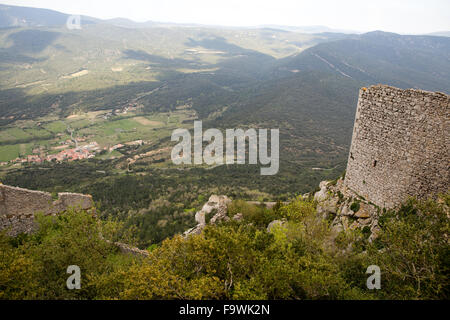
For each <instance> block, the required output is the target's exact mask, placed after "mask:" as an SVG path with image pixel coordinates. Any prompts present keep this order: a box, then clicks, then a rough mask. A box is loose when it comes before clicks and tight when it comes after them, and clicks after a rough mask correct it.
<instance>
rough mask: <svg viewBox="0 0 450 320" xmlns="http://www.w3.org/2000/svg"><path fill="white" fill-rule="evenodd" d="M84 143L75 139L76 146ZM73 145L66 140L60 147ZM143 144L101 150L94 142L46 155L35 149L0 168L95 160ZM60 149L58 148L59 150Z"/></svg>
mask: <svg viewBox="0 0 450 320" xmlns="http://www.w3.org/2000/svg"><path fill="white" fill-rule="evenodd" d="M81 141H85V140H84V139H77V140H76V145H78V142H81ZM70 143H73V141H71V140H67V141H64V142H62V146H61V147H64V146H66V145H67V144H70ZM143 144H144V141H143V140H136V141H131V142H126V143H123V144H122V143H119V144H116V145H113V146H110V147H103V148H101V147H100V146H99V144H98V143H97V142H96V141H93V142H90V143H88V144H86V145H84V146H80V147H75V148H70V149H64V150H62V151H60V152H58V153H56V154H46V153H45V152H44V151H43V150H42V149H41V148H36V149H34V150H33V154H31V155H27V156H26V157H22V158H20V157H18V158H16V159H14V160H11V161H8V162H0V166H7V165H11V164H16V165H17V164H25V163H29V164H42V163H44V162H65V161H67V162H72V161H77V160H83V159H92V158H95V157H96V156H97V155H99V154H100V153H104V152H112V151H114V150H117V149H120V148H123V147H125V146H141V145H143ZM61 147H60V148H61Z"/></svg>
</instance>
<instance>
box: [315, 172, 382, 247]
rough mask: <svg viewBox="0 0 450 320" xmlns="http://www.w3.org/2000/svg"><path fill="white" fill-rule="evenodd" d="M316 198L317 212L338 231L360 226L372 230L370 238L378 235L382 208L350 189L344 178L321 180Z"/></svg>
mask: <svg viewBox="0 0 450 320" xmlns="http://www.w3.org/2000/svg"><path fill="white" fill-rule="evenodd" d="M314 200H315V201H317V213H318V214H320V215H321V217H322V218H324V219H327V220H330V221H331V226H332V228H334V229H335V230H336V231H338V232H339V231H344V230H349V229H350V230H351V229H357V228H360V229H363V230H367V231H370V237H369V240H374V239H375V238H376V237H377V234H378V232H379V230H380V229H379V227H378V218H379V215H380V208H379V207H377V206H376V205H374V204H373V203H370V202H368V201H367V200H366V199H365V198H364V197H362V196H359V195H357V194H356V193H354V192H353V191H351V190H350V189H348V188H347V187H346V186H345V185H344V181H343V180H342V179H339V180H338V181H337V182H335V183H333V182H330V181H324V182H321V183H320V191H318V192H316V193H315V195H314Z"/></svg>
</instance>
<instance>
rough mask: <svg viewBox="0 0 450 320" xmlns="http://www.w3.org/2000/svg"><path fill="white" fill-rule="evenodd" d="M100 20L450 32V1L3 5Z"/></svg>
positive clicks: (102, 0)
mask: <svg viewBox="0 0 450 320" xmlns="http://www.w3.org/2000/svg"><path fill="white" fill-rule="evenodd" d="M0 3H2V4H11V5H20V6H31V7H40V8H48V9H54V10H58V11H62V12H65V13H71V14H83V15H89V16H93V17H97V18H104V19H107V18H116V17H124V18H129V19H132V20H135V21H148V20H153V21H161V22H178V23H199V24H214V25H226V26H255V25H261V24H280V25H292V26H307V25H325V26H328V27H331V28H338V29H350V30H358V31H373V30H384V31H391V32H398V33H428V32H434V31H443V30H450V0H366V1H365V0H362V1H361V0H313V1H311V0H309V1H303V0H220V1H216V0H70V1H69V0H39V1H33V0H10V1H8V0H0Z"/></svg>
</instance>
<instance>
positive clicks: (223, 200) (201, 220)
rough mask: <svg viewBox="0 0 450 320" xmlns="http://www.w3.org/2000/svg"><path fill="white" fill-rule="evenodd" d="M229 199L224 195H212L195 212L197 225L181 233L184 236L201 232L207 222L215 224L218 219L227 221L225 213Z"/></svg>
mask: <svg viewBox="0 0 450 320" xmlns="http://www.w3.org/2000/svg"><path fill="white" fill-rule="evenodd" d="M230 203H231V199H229V198H228V197H226V196H217V195H212V196H211V197H210V198H209V200H208V202H207V203H205V205H204V206H203V208H202V209H201V210H200V211H198V212H197V213H196V214H195V221H196V222H197V226H195V227H194V228H192V229H189V230H187V231H186V232H185V233H184V234H183V235H184V236H185V237H188V236H191V235H196V234H200V233H202V231H203V229H205V227H206V226H207V225H208V224H212V225H214V224H217V223H219V222H220V221H229V220H230V218H229V217H228V215H227V210H228V205H229V204H230Z"/></svg>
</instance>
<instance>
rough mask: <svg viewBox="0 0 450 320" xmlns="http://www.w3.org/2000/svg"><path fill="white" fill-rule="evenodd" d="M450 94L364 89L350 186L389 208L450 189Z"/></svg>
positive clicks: (379, 87) (348, 180)
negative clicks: (409, 198) (413, 198)
mask: <svg viewBox="0 0 450 320" xmlns="http://www.w3.org/2000/svg"><path fill="white" fill-rule="evenodd" d="M449 125H450V97H449V96H448V95H446V94H443V93H438V92H426V91H421V90H413V89H410V90H401V89H398V88H393V87H389V86H384V85H377V86H372V87H370V88H363V89H361V90H360V93H359V102H358V109H357V112H356V119H355V126H354V130H353V139H352V145H351V148H350V155H349V159H348V166H347V173H346V176H345V186H346V187H348V188H349V189H351V190H352V191H354V192H355V193H357V194H358V195H360V196H362V197H364V198H366V200H367V201H371V202H372V203H374V204H376V205H378V206H380V207H385V208H392V207H395V206H396V205H398V204H399V203H401V202H403V201H404V200H406V199H407V198H408V197H409V196H416V197H418V198H427V197H429V196H432V195H435V194H437V193H445V192H447V191H448V190H449V173H450V162H449V159H450V157H449V145H450V141H449V140H450V132H449Z"/></svg>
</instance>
